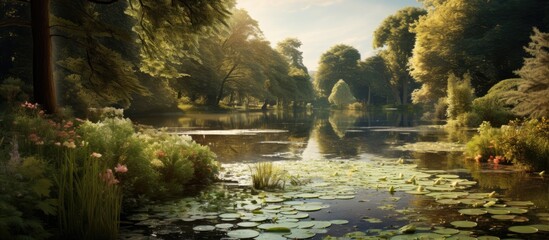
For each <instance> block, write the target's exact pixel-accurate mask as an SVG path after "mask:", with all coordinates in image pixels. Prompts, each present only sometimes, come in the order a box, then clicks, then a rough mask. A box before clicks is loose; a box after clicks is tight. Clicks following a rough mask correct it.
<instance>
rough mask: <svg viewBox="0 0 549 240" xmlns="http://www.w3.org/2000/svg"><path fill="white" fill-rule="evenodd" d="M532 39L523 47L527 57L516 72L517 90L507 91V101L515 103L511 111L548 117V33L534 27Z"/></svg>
mask: <svg viewBox="0 0 549 240" xmlns="http://www.w3.org/2000/svg"><path fill="white" fill-rule="evenodd" d="M530 38H531V39H532V41H531V42H530V43H529V44H528V46H527V47H525V50H526V52H527V53H528V54H530V55H531V57H529V58H525V59H524V65H523V66H522V68H521V69H520V70H518V71H517V74H518V75H519V76H520V77H521V78H522V79H521V80H519V81H518V89H517V91H511V92H509V93H508V96H507V97H506V98H507V102H508V103H512V104H513V105H515V107H514V108H513V112H515V113H516V114H517V115H520V116H530V117H532V118H541V117H549V98H548V97H547V96H549V33H545V32H541V31H540V30H538V29H537V28H534V34H533V35H532V36H531V37H530Z"/></svg>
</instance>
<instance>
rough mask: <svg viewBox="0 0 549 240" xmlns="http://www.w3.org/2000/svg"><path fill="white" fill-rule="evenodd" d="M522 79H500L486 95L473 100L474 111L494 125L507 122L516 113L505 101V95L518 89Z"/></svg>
mask: <svg viewBox="0 0 549 240" xmlns="http://www.w3.org/2000/svg"><path fill="white" fill-rule="evenodd" d="M520 81H521V79H519V78H512V79H506V80H503V81H500V82H499V83H497V84H496V85H494V86H493V87H492V88H490V90H488V93H487V94H486V95H484V96H482V97H480V98H476V99H475V100H473V112H474V113H476V114H477V115H478V116H479V117H480V118H481V119H482V120H483V121H488V122H490V123H491V124H492V126H501V125H503V124H507V123H508V122H509V120H512V119H514V118H515V115H514V114H513V113H512V112H511V108H512V106H510V105H508V104H506V103H505V96H506V95H508V93H509V92H513V91H516V90H517V86H518V84H519V83H520Z"/></svg>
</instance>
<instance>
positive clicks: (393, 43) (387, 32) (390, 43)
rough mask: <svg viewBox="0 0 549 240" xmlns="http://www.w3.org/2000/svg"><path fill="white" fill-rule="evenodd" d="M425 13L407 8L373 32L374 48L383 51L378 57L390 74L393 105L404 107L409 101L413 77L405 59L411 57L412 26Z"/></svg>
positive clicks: (412, 45) (413, 40) (413, 39)
mask: <svg viewBox="0 0 549 240" xmlns="http://www.w3.org/2000/svg"><path fill="white" fill-rule="evenodd" d="M425 14H427V11H425V10H424V9H420V8H413V7H407V8H404V9H401V10H399V11H398V12H396V13H395V14H393V15H392V16H389V17H388V18H386V19H385V20H384V21H383V23H381V25H380V26H379V27H378V28H377V29H376V31H375V32H374V47H375V48H378V49H379V48H383V50H382V51H381V53H380V55H381V56H382V57H383V59H385V62H386V63H387V67H388V70H389V71H390V73H391V75H392V76H391V84H390V86H391V88H392V92H393V94H394V96H393V97H394V99H395V100H396V104H399V105H400V104H407V103H408V101H409V98H410V93H411V86H410V85H412V84H413V81H412V77H411V76H410V74H409V73H408V59H409V58H410V57H411V56H412V50H413V48H414V44H415V37H416V36H415V33H413V32H411V31H410V30H411V28H412V26H413V24H414V23H415V22H416V21H417V20H418V19H419V18H420V17H421V16H422V15H425Z"/></svg>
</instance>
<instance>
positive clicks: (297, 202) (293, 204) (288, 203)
mask: <svg viewBox="0 0 549 240" xmlns="http://www.w3.org/2000/svg"><path fill="white" fill-rule="evenodd" d="M284 204H285V205H291V206H295V205H302V204H305V202H302V201H286V202H284Z"/></svg>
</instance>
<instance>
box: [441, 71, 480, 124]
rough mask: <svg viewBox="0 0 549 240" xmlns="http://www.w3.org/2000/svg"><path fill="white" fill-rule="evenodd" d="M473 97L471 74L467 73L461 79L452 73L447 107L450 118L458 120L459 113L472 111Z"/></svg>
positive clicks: (449, 81)
mask: <svg viewBox="0 0 549 240" xmlns="http://www.w3.org/2000/svg"><path fill="white" fill-rule="evenodd" d="M473 99H474V90H473V88H472V87H471V76H469V74H466V75H465V76H464V78H463V80H460V79H458V77H456V76H455V75H453V74H451V75H450V76H449V77H448V98H447V101H448V108H447V109H446V116H447V117H448V119H449V120H457V118H458V116H459V115H461V114H464V113H467V112H470V111H471V109H472V102H473ZM464 125H465V123H464Z"/></svg>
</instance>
